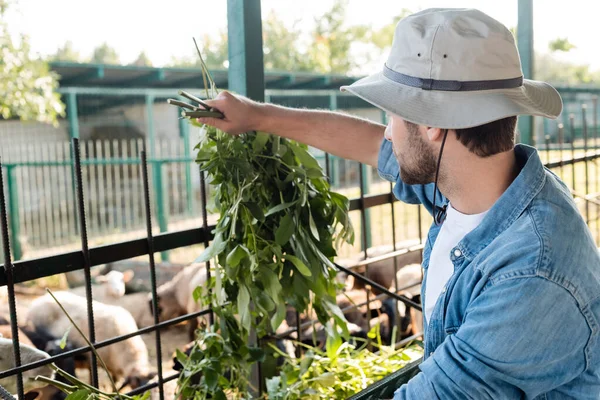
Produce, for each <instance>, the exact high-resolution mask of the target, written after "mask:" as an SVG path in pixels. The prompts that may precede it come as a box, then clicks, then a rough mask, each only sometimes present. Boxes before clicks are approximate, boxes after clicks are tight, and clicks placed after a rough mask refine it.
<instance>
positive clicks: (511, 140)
mask: <svg viewBox="0 0 600 400" xmlns="http://www.w3.org/2000/svg"><path fill="white" fill-rule="evenodd" d="M516 126H517V117H516V116H512V117H506V118H503V119H499V120H496V121H492V122H488V123H487V124H484V125H479V126H474V127H472V128H465V129H455V131H456V138H457V139H458V140H459V141H460V142H461V143H462V144H463V145H464V146H465V147H466V148H467V149H469V151H470V152H471V153H474V154H476V155H478V156H479V157H489V156H493V155H494V154H498V153H502V152H505V151H508V150H511V149H512V148H513V147H515V128H516Z"/></svg>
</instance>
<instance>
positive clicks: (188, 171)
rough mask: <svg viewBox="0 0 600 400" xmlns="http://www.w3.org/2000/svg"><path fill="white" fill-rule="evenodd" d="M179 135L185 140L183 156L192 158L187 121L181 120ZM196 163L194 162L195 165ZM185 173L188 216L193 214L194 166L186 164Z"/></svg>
mask: <svg viewBox="0 0 600 400" xmlns="http://www.w3.org/2000/svg"><path fill="white" fill-rule="evenodd" d="M179 134H180V136H181V138H182V140H183V154H184V156H185V157H186V158H190V157H191V155H192V153H191V149H190V126H189V123H188V121H187V120H185V119H183V118H180V119H179ZM193 162H194V161H192V163H193ZM184 171H185V172H184V173H185V196H186V197H185V209H186V211H187V213H188V215H192V213H193V211H194V210H193V202H194V194H193V193H192V166H191V164H190V162H185V164H184Z"/></svg>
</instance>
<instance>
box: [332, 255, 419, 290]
mask: <svg viewBox="0 0 600 400" xmlns="http://www.w3.org/2000/svg"><path fill="white" fill-rule="evenodd" d="M392 251H394V249H393V247H392V246H391V245H386V246H378V247H372V248H370V249H368V250H367V256H368V257H369V258H375V257H379V256H383V255H385V254H387V253H391V252H392ZM363 256H364V254H363V253H360V254H357V255H356V256H354V257H352V258H348V259H337V260H336V262H337V263H338V264H339V265H341V266H342V267H346V268H348V267H352V266H354V265H356V264H358V263H359V262H361V261H362V260H363V259H364V257H363ZM394 258H395V259H396V266H397V268H398V269H399V270H400V269H401V268H402V267H404V266H405V265H408V264H413V263H418V262H420V260H421V253H420V252H418V251H413V252H410V253H407V254H402V255H399V256H396V257H391V258H386V259H384V260H381V261H376V262H374V263H372V264H369V265H368V266H361V267H357V268H353V271H354V272H356V273H359V274H361V275H363V276H366V277H367V278H368V279H370V280H372V281H373V282H375V283H378V284H380V285H381V286H383V287H385V288H389V287H390V286H391V285H392V284H393V283H394V273H395V272H394V271H395V269H394ZM337 277H338V281H340V282H342V283H346V289H347V290H348V289H364V288H365V283H364V282H362V281H360V280H358V279H355V280H354V285H353V286H350V285H349V284H348V282H347V281H346V279H347V278H348V275H347V274H346V273H344V272H338V275H337ZM371 290H372V291H373V293H374V294H375V295H380V294H381V291H380V290H379V289H377V288H375V287H373V288H372V289H371Z"/></svg>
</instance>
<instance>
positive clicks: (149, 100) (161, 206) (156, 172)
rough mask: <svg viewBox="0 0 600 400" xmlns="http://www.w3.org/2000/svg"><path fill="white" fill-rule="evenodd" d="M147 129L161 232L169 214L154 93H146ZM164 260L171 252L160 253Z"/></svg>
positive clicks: (166, 259) (166, 228)
mask: <svg viewBox="0 0 600 400" xmlns="http://www.w3.org/2000/svg"><path fill="white" fill-rule="evenodd" d="M146 129H147V130H148V147H149V148H150V149H149V150H150V151H149V153H150V160H148V161H150V162H152V181H153V182H152V183H153V186H154V195H155V197H156V215H157V217H158V227H159V228H160V231H161V232H166V231H167V230H168V224H167V216H166V214H165V202H164V193H163V184H162V162H161V161H157V160H156V133H155V131H154V95H153V94H147V95H146ZM160 259H161V260H162V261H169V253H168V252H167V251H163V252H162V253H160Z"/></svg>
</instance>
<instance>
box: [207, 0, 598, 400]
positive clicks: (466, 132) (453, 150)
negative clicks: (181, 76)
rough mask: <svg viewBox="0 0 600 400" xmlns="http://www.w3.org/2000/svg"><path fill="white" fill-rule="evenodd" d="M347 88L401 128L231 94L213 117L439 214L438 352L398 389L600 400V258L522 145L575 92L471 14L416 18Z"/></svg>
mask: <svg viewBox="0 0 600 400" xmlns="http://www.w3.org/2000/svg"><path fill="white" fill-rule="evenodd" d="M342 90H347V91H349V92H351V93H353V94H355V95H357V96H359V97H361V98H363V99H365V100H366V101H368V102H370V103H372V104H373V105H375V106H377V107H379V108H381V109H382V110H384V111H386V112H387V113H388V116H389V123H388V125H387V127H384V126H382V125H379V124H376V123H372V122H368V121H365V120H362V119H358V118H353V117H350V116H346V115H342V114H338V113H331V112H324V111H309V110H292V109H288V108H283V107H278V106H274V105H270V104H258V103H255V102H252V101H250V100H248V99H245V98H243V97H234V96H233V95H231V94H229V93H222V94H220V95H219V96H218V97H217V98H216V99H215V100H213V101H210V102H208V103H209V105H210V106H212V107H215V108H216V109H218V110H220V111H222V112H223V113H224V114H225V118H224V119H223V120H216V119H201V120H200V121H201V122H204V123H207V124H210V125H214V126H216V127H217V128H219V129H222V130H224V131H226V132H229V133H231V134H239V133H241V132H246V131H249V130H261V131H266V132H270V133H273V134H276V135H281V136H284V137H287V138H290V139H293V140H297V141H300V142H304V143H307V144H309V145H311V146H314V147H318V148H320V149H322V150H325V151H327V152H330V153H332V154H335V155H337V156H340V157H345V158H349V159H353V160H358V161H361V162H363V163H365V164H369V165H372V166H377V168H378V169H379V173H380V175H381V176H382V177H383V178H385V179H387V180H390V181H392V182H395V183H396V185H395V187H394V194H395V196H396V197H397V198H398V199H400V200H402V201H405V202H407V203H411V204H418V203H421V204H423V205H424V206H425V207H426V208H427V209H428V210H429V211H430V212H431V213H432V214H433V215H434V223H433V225H432V227H431V230H430V231H429V235H428V238H427V242H426V245H425V250H424V260H423V268H424V270H425V280H424V285H423V289H422V298H423V299H424V320H425V326H426V329H425V336H424V342H425V357H424V361H423V363H422V364H421V365H420V369H421V372H420V373H419V374H418V375H417V376H415V377H414V378H413V379H412V380H411V381H410V382H409V383H408V384H406V385H403V386H402V387H400V388H399V389H398V390H397V391H396V393H395V397H394V398H395V399H436V398H440V399H519V398H525V399H565V398H574V399H599V398H600V361H599V360H600V341H599V331H600V257H599V255H598V251H597V248H596V245H595V243H594V240H593V238H592V236H591V234H590V232H589V230H588V228H587V227H586V224H585V222H584V221H583V219H582V218H581V216H580V214H579V212H578V210H577V207H576V205H575V203H574V202H573V199H572V196H571V194H570V192H569V190H568V188H567V187H566V186H565V185H564V184H563V183H562V182H561V181H560V180H559V178H558V177H556V176H555V175H554V174H553V173H551V172H550V171H548V170H546V169H544V167H543V165H542V163H541V161H540V158H539V156H538V154H537V152H536V151H535V149H533V148H531V147H528V146H525V145H516V146H515V144H514V134H515V124H516V115H520V114H528V115H538V116H544V117H549V118H556V117H557V116H558V115H559V114H560V112H561V110H562V102H561V99H560V96H559V95H558V93H557V92H556V90H554V88H552V87H551V86H550V85H548V84H546V83H543V82H535V81H529V80H524V79H523V77H522V71H521V64H520V59H519V55H518V52H517V49H516V47H515V43H514V38H513V36H512V35H511V33H510V32H509V31H508V29H506V27H504V26H503V25H502V24H500V23H499V22H497V21H495V20H494V19H492V18H490V17H489V16H487V15H485V14H484V13H482V12H480V11H477V10H472V9H431V10H425V11H422V12H419V13H416V14H414V15H412V16H410V17H407V18H405V19H403V20H402V21H400V22H399V23H398V25H397V28H396V32H395V36H394V41H393V44H392V49H391V52H390V55H389V57H388V60H387V62H386V64H385V66H383V68H382V71H380V72H378V73H376V74H374V75H372V76H369V77H367V78H364V79H361V80H360V81H358V82H356V83H354V84H353V85H350V86H347V87H342ZM383 136H385V139H386V140H382V138H383ZM438 185H439V190H438V189H437V186H438Z"/></svg>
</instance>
